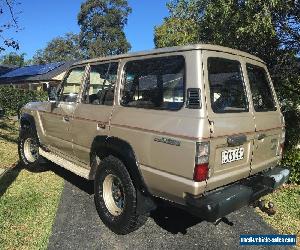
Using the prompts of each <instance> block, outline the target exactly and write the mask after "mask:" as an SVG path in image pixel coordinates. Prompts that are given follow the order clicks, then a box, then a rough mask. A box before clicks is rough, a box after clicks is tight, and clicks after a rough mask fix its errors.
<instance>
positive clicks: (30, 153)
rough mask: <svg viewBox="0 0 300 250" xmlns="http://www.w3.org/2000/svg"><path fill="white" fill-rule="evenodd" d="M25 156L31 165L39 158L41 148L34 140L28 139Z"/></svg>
mask: <svg viewBox="0 0 300 250" xmlns="http://www.w3.org/2000/svg"><path fill="white" fill-rule="evenodd" d="M24 156H25V158H26V160H27V161H29V162H31V163H32V162H35V161H36V160H37V159H38V157H39V147H38V145H37V144H36V142H35V140H33V139H32V138H27V139H26V140H25V142H24Z"/></svg>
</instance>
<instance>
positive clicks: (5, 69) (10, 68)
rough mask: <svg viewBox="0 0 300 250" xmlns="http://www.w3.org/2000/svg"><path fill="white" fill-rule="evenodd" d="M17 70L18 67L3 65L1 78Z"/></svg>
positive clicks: (0, 67) (0, 70)
mask: <svg viewBox="0 0 300 250" xmlns="http://www.w3.org/2000/svg"><path fill="white" fill-rule="evenodd" d="M15 68H17V66H14V65H9V64H1V65H0V76H1V75H4V74H6V73H7V72H9V71H12V70H13V69H15Z"/></svg>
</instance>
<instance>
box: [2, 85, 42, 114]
mask: <svg viewBox="0 0 300 250" xmlns="http://www.w3.org/2000/svg"><path fill="white" fill-rule="evenodd" d="M44 100H47V92H45V91H38V90H24V89H16V88H13V87H10V86H5V87H0V107H2V108H3V109H4V111H5V115H8V116H11V115H17V114H18V112H19V110H20V108H21V107H23V106H24V105H25V104H26V103H28V102H32V101H44Z"/></svg>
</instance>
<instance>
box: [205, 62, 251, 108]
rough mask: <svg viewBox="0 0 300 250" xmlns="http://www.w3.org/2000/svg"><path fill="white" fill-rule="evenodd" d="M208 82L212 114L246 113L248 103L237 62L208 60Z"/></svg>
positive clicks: (239, 65) (239, 66)
mask: <svg viewBox="0 0 300 250" xmlns="http://www.w3.org/2000/svg"><path fill="white" fill-rule="evenodd" d="M208 80H209V86H210V100H211V108H212V110H213V112H215V113H235V112H248V110H249V109H248V101H247V97H246V90H245V84H244V81H243V76H242V69H241V64H240V62H239V61H235V60H229V59H224V58H217V57H210V58H208Z"/></svg>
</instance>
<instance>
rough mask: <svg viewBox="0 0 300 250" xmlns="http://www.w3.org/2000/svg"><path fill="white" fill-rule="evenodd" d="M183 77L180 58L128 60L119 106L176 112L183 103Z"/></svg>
mask: <svg viewBox="0 0 300 250" xmlns="http://www.w3.org/2000/svg"><path fill="white" fill-rule="evenodd" d="M184 78H185V61H184V57H183V56H169V57H160V58H152V59H145V60H136V61H130V62H128V63H126V65H125V76H124V86H123V91H122V100H121V104H122V105H123V106H126V107H137V108H145V109H168V110H178V109H180V108H181V107H182V106H183V103H184Z"/></svg>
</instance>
